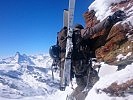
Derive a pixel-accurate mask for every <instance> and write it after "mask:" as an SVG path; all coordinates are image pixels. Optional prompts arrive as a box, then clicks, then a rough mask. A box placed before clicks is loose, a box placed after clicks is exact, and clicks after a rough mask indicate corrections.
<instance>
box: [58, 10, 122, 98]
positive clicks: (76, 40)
mask: <svg viewBox="0 0 133 100" xmlns="http://www.w3.org/2000/svg"><path fill="white" fill-rule="evenodd" d="M124 17H125V13H124V12H123V11H121V10H119V11H117V12H115V13H114V14H113V15H112V16H108V17H107V18H106V19H105V20H103V21H102V22H100V23H98V24H96V25H95V26H94V27H91V28H86V29H84V27H83V26H82V25H80V24H77V25H76V26H75V27H74V32H73V36H72V42H73V51H72V54H71V61H72V62H71V63H72V68H71V69H72V72H74V75H75V77H76V82H77V87H76V88H75V89H74V91H73V92H72V93H71V95H69V96H68V97H67V100H84V99H85V97H86V95H87V93H88V91H89V90H90V89H91V88H92V86H93V85H94V84H95V83H96V82H97V81H98V79H99V77H98V73H97V71H95V70H94V69H93V68H92V60H91V58H93V57H94V56H95V52H94V51H92V50H91V46H90V45H92V43H91V39H90V37H91V36H92V35H94V34H95V33H97V32H99V31H101V30H102V29H104V28H108V27H112V26H113V25H114V24H115V23H117V22H118V21H122V20H123V18H124ZM66 41H67V27H64V28H63V29H61V31H60V32H59V33H58V45H59V47H60V64H59V67H60V70H63V69H64V61H65V50H66ZM60 72H62V71H60ZM62 74H63V73H60V76H61V75H62ZM61 81H62V80H61ZM85 88H87V89H88V91H85V92H84V90H85Z"/></svg>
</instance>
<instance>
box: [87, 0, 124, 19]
mask: <svg viewBox="0 0 133 100" xmlns="http://www.w3.org/2000/svg"><path fill="white" fill-rule="evenodd" d="M121 1H126V0H95V1H94V2H93V3H92V4H91V5H90V6H89V7H88V9H89V10H94V11H96V14H95V15H96V17H97V19H98V20H100V21H101V20H103V19H104V18H106V17H107V16H109V15H111V14H112V13H111V9H110V6H111V4H116V3H120V2H121Z"/></svg>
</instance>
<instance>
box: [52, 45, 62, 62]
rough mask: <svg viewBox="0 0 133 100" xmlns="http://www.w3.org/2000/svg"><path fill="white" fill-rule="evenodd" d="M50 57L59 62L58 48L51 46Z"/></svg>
mask: <svg viewBox="0 0 133 100" xmlns="http://www.w3.org/2000/svg"><path fill="white" fill-rule="evenodd" d="M49 54H50V57H51V58H52V59H54V60H59V59H60V57H59V54H60V47H59V46H58V45H53V46H51V47H50V49H49Z"/></svg>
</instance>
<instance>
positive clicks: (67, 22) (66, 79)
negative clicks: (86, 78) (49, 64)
mask: <svg viewBox="0 0 133 100" xmlns="http://www.w3.org/2000/svg"><path fill="white" fill-rule="evenodd" d="M74 9H75V0H69V9H68V11H67V10H64V19H63V20H64V21H63V25H64V26H67V28H68V32H67V42H66V54H65V62H64V68H63V73H62V76H61V84H60V89H61V90H62V91H64V90H65V87H66V86H68V85H69V83H70V74H71V53H72V48H73V43H72V34H73V19H74Z"/></svg>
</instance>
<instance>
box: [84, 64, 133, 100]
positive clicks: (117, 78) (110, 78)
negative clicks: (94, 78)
mask: <svg viewBox="0 0 133 100" xmlns="http://www.w3.org/2000/svg"><path fill="white" fill-rule="evenodd" d="M132 66H133V63H132V64H131V65H128V66H127V67H126V68H125V69H123V70H121V71H118V72H115V73H113V74H111V75H106V76H104V77H102V78H100V80H99V81H98V82H97V83H96V84H95V85H94V86H93V88H92V89H91V90H90V92H89V93H88V95H87V97H86V99H85V100H90V99H91V100H132V99H133V95H129V96H126V97H111V96H109V95H108V94H105V93H103V92H101V93H99V94H98V93H97V92H96V90H97V89H103V88H106V87H108V86H109V85H110V84H111V83H113V82H117V83H118V84H120V83H124V82H126V81H127V80H130V79H132V78H133V74H132V73H133V69H132Z"/></svg>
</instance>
